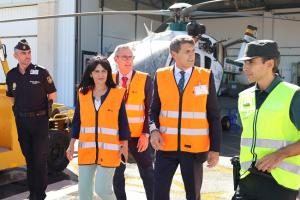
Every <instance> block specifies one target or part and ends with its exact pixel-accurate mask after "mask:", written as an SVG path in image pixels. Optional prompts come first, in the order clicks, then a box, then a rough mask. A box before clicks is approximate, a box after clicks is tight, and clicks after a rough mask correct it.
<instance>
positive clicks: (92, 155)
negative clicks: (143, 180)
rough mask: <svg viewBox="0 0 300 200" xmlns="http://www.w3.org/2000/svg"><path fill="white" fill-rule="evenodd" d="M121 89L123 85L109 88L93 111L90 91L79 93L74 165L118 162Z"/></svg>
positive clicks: (122, 92) (116, 163)
mask: <svg viewBox="0 0 300 200" xmlns="http://www.w3.org/2000/svg"><path fill="white" fill-rule="evenodd" d="M124 92H125V89H123V88H111V89H110V91H109V93H108V95H107V97H106V99H105V100H104V101H103V102H102V104H101V106H100V108H99V110H98V112H96V111H95V107H94V103H93V96H92V91H91V90H90V91H88V93H87V94H85V95H83V94H82V93H81V92H79V103H80V121H81V124H80V126H81V127H80V134H79V146H78V164H80V165H85V164H99V165H101V166H103V167H117V166H119V165H120V155H119V148H120V147H119V144H120V141H119V133H118V130H119V123H118V120H119V110H120V107H121V103H122V100H123V96H124ZM96 120H98V121H96ZM96 125H97V126H96ZM97 147H98V148H97Z"/></svg>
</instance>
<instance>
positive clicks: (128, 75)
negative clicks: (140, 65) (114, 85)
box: [119, 70, 133, 86]
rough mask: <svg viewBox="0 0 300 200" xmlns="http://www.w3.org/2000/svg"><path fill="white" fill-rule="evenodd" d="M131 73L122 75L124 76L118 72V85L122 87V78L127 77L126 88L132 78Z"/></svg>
mask: <svg viewBox="0 0 300 200" xmlns="http://www.w3.org/2000/svg"><path fill="white" fill-rule="evenodd" d="M132 73H133V70H131V71H130V72H129V73H128V74H126V75H124V74H121V73H120V71H119V85H122V78H123V77H127V78H128V80H127V86H128V85H129V83H130V80H131V78H132Z"/></svg>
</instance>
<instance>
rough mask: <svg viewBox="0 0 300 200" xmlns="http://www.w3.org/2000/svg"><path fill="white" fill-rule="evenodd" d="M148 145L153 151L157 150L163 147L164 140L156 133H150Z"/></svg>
mask: <svg viewBox="0 0 300 200" xmlns="http://www.w3.org/2000/svg"><path fill="white" fill-rule="evenodd" d="M150 143H151V145H152V147H153V148H154V149H155V150H159V149H161V148H162V146H163V145H165V143H164V140H163V138H162V136H161V135H160V133H159V132H158V131H152V133H151V137H150Z"/></svg>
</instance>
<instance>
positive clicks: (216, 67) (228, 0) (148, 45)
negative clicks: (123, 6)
mask: <svg viewBox="0 0 300 200" xmlns="http://www.w3.org/2000/svg"><path fill="white" fill-rule="evenodd" d="M232 3H233V1H232V0H212V1H205V2H201V3H198V4H194V5H191V4H188V3H175V4H173V5H172V6H170V7H169V8H168V9H167V10H135V11H97V12H81V13H71V14H58V15H46V16H37V17H27V18H19V19H6V20H0V23H6V22H15V21H28V20H41V19H51V18H64V17H80V16H93V15H124V14H126V15H127V14H131V15H132V14H140V15H162V16H168V17H169V18H168V19H167V20H165V22H163V23H162V24H161V25H160V26H159V27H158V28H157V29H156V30H155V31H154V32H152V30H151V31H149V29H148V28H147V27H146V26H145V27H146V30H147V34H148V36H147V37H146V38H144V39H143V40H141V41H134V42H131V43H128V45H129V46H130V47H132V49H133V51H134V54H135V59H134V66H135V68H136V69H137V70H141V71H145V72H148V73H149V74H150V75H151V76H153V75H154V72H155V71H156V69H157V68H159V67H164V66H169V65H172V64H173V62H174V60H173V59H172V58H171V56H170V53H169V44H170V41H171V40H172V38H174V37H175V36H177V35H186V34H188V32H187V24H188V23H192V25H191V30H190V33H191V35H192V36H194V38H196V40H197V42H196V58H197V59H196V60H197V62H196V63H195V65H196V66H203V67H205V68H208V69H211V70H212V72H213V75H214V80H215V86H216V90H217V91H218V90H219V88H220V85H221V81H222V77H223V74H224V69H223V66H224V56H225V54H226V50H225V49H224V46H223V45H222V41H217V40H216V39H215V38H213V37H212V36H211V35H208V34H206V33H205V29H206V28H205V26H204V25H202V24H200V25H199V24H197V22H196V19H197V17H199V16H218V17H220V16H226V17H228V16H242V17H245V16H247V17H249V16H250V17H251V16H253V17H256V16H257V15H254V14H247V13H243V12H212V11H209V12H207V11H201V9H202V8H205V7H207V6H209V5H212V4H213V5H215V6H216V5H218V4H220V6H224V5H225V6H226V5H227V4H232ZM197 28H198V29H197ZM242 42H245V41H242ZM113 56H114V54H112V55H111V56H110V57H109V61H110V62H111V65H112V67H113V70H116V69H117V66H116V65H115V62H114V60H113V59H112V58H113ZM81 62H83V61H81ZM79 63H80V62H79ZM235 66H239V67H238V68H239V70H237V71H239V73H240V68H241V67H240V65H237V64H235ZM227 72H228V71H227ZM81 73H82V72H81ZM246 84H247V83H246Z"/></svg>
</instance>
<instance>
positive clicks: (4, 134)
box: [0, 40, 25, 170]
mask: <svg viewBox="0 0 300 200" xmlns="http://www.w3.org/2000/svg"><path fill="white" fill-rule="evenodd" d="M6 56H7V55H6V47H5V45H4V44H2V43H1V40H0V60H1V64H2V67H3V70H4V74H5V75H6V74H7V72H8V70H9V68H8V63H7V60H6ZM11 107H12V102H11V100H10V98H9V97H7V96H6V85H5V83H1V84H0V170H3V169H9V168H14V167H20V166H24V165H25V159H24V157H23V155H22V152H21V149H20V145H19V142H18V134H17V129H16V123H15V117H14V114H13V112H12V109H11Z"/></svg>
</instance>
